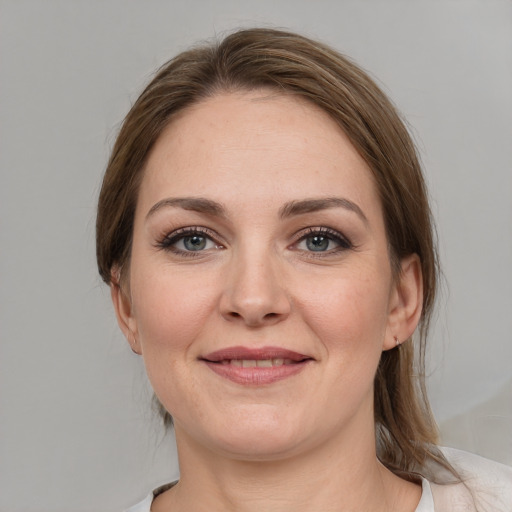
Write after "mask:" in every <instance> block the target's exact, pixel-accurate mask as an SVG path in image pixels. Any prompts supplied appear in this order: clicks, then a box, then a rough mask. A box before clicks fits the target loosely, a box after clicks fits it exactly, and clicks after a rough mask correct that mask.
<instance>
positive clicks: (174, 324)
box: [132, 269, 214, 357]
mask: <svg viewBox="0 0 512 512" xmlns="http://www.w3.org/2000/svg"><path fill="white" fill-rule="evenodd" d="M132 290H133V294H132V295H133V297H134V304H133V306H134V315H135V318H136V321H137V330H138V333H139V337H140V342H141V344H142V349H143V352H144V355H145V356H146V355H148V356H149V355H150V354H152V353H153V352H154V353H155V355H156V356H157V357H158V356H159V355H164V354H165V353H169V352H178V351H179V352H182V353H184V355H186V350H187V348H188V346H189V345H190V344H191V343H192V341H193V340H194V339H195V338H196V337H197V336H198V334H199V333H200V332H201V330H202V329H204V324H205V321H206V318H207V317H208V315H209V314H210V312H211V310H212V303H213V298H212V295H213V294H214V290H213V289H212V287H211V286H209V285H208V283H205V282H203V281H201V282H198V279H197V278H196V279H194V278H193V277H191V276H188V275H187V273H183V272H181V273H180V272H179V271H178V272H177V271H173V272H169V271H167V272H166V270H165V269H163V270H162V271H161V272H158V273H157V274H156V273H155V274H151V273H141V274H140V275H135V276H134V283H133V288H132ZM184 351H185V352H184Z"/></svg>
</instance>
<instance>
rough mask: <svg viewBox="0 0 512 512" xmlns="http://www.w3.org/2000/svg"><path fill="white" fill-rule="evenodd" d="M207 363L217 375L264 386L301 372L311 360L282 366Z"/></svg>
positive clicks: (244, 383) (242, 382)
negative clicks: (245, 366)
mask: <svg viewBox="0 0 512 512" xmlns="http://www.w3.org/2000/svg"><path fill="white" fill-rule="evenodd" d="M204 362H205V364H206V365H207V366H208V368H210V369H211V370H212V371H214V372H215V373H216V374H217V375H220V376H221V377H224V378H225V379H228V380H231V381H233V382H236V383H237V384H243V385H245V386H251V385H252V386H263V385H265V384H272V383H274V382H278V381H280V380H284V379H287V378H288V377H292V376H293V375H297V374H298V373H300V372H301V371H302V370H304V368H306V366H307V365H308V363H309V362H310V360H307V361H302V362H299V363H294V364H283V365H281V366H269V367H249V368H244V367H240V366H232V365H230V364H220V363H212V362H209V361H204Z"/></svg>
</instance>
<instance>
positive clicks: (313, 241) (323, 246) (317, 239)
mask: <svg viewBox="0 0 512 512" xmlns="http://www.w3.org/2000/svg"><path fill="white" fill-rule="evenodd" d="M329 242H332V240H331V239H330V238H327V237H326V236H321V235H315V236H310V237H308V238H306V247H307V248H308V250H309V251H315V252H322V251H327V249H329Z"/></svg>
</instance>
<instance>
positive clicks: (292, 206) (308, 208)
mask: <svg viewBox="0 0 512 512" xmlns="http://www.w3.org/2000/svg"><path fill="white" fill-rule="evenodd" d="M329 208H344V209H345V210H349V211H351V212H354V213H355V214H357V216H358V217H359V218H360V219H361V220H362V221H363V222H364V223H365V224H366V225H368V219H367V218H366V215H365V214H364V213H363V210H361V208H360V207H359V206H358V205H357V204H356V203H354V202H353V201H350V200H349V199H345V198H343V197H325V198H324V197H322V198H318V199H303V200H301V201H291V202H289V203H286V204H285V205H284V206H283V207H282V208H281V209H280V210H279V216H280V217H281V218H282V219H284V218H287V217H292V216H294V215H304V214H305V213H313V212H318V211H321V210H328V209H329Z"/></svg>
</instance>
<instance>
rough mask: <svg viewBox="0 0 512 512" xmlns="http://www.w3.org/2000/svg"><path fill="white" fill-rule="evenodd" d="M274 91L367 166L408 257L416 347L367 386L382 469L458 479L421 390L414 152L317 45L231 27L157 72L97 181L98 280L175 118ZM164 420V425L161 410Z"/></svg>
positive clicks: (427, 242) (362, 76)
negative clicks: (441, 471) (228, 97)
mask: <svg viewBox="0 0 512 512" xmlns="http://www.w3.org/2000/svg"><path fill="white" fill-rule="evenodd" d="M260 88H265V89H272V90H275V91H278V92H282V93H284V94H294V95H297V96H299V97H301V98H305V99H307V100H309V101H310V102H312V103H313V104H315V105H316V106H318V107H319V108H321V109H322V110H324V111H325V112H327V113H328V114H329V115H330V116H331V117H332V118H333V119H334V120H335V121H336V122H337V123H338V125H339V126H340V127H341V129H342V130H343V131H344V132H345V133H346V134H347V136H348V137H349V138H350V140H351V142H352V144H353V145H354V147H355V148H356V149H357V150H358V152H359V153H360V154H361V156H362V157H363V158H364V159H365V161H366V162H367V164H368V165H369V167H370V169H371V171H372V174H373V177H374V180H375V183H376V186H377V188H378V191H379V195H380V199H381V202H382V209H383V214H384V220H385V226H386V232H387V237H388V243H389V252H390V257H391V264H392V268H393V271H394V274H395V277H397V276H398V273H399V272H400V260H401V259H402V258H403V257H405V256H408V255H411V254H417V255H418V256H419V258H420V260H421V265H422V272H423V312H422V317H421V320H420V328H419V332H418V336H417V339H415V340H414V343H413V340H412V339H411V340H406V341H407V343H403V344H402V346H400V347H397V348H396V349H393V350H390V351H387V352H384V353H383V354H382V358H381V361H380V364H379V367H378V371H377V375H376V378H375V385H374V396H375V406H374V409H375V422H376V443H377V454H378V457H379V459H380V460H381V462H382V463H383V464H384V465H386V466H387V467H388V468H389V469H391V470H392V471H394V472H396V473H399V474H400V475H402V476H406V477H408V478H410V479H413V478H415V475H416V474H417V473H420V474H423V475H424V476H426V477H427V478H429V479H431V480H435V475H434V474H431V472H430V471H429V470H428V468H429V467H430V466H431V465H432V464H434V465H437V466H439V465H440V466H441V467H443V468H445V469H447V470H448V471H449V472H450V473H451V474H453V475H454V476H455V477H457V473H456V471H455V470H454V469H453V468H452V467H451V465H450V464H449V463H448V461H447V460H446V459H445V457H444V456H443V455H442V453H441V452H440V451H439V450H438V448H437V447H436V442H437V427H436V424H435V421H434V419H433V416H432V414H431V411H430V407H429V404H428V400H427V396H426V392H425V384H424V354H425V343H426V337H427V332H428V327H429V324H430V319H431V315H432V310H433V307H434V302H435V296H436V288H437V281H438V273H439V269H438V258H437V252H436V243H435V231H434V228H433V222H432V216H431V212H430V207H429V201H428V195H427V189H426V186H425V182H424V178H423V174H422V170H421V166H420V163H419V159H418V156H417V152H416V149H415V146H414V143H413V141H412V139H411V137H410V135H409V133H408V131H407V128H406V126H405V124H404V122H403V121H402V120H401V119H400V116H399V114H398V112H397V110H396V108H395V107H394V105H393V104H392V102H391V101H390V100H389V99H388V98H387V97H386V95H385V94H384V93H383V92H382V91H381V90H380V88H379V87H378V86H377V85H376V84H375V82H374V81H373V80H372V79H371V78H370V77H369V76H368V75H367V73H365V72H364V71H363V70H362V69H361V68H360V67H359V66H357V65H356V64H354V63H353V62H352V61H351V60H350V59H348V58H347V57H345V56H343V55H341V54H339V53H338V52H336V51H334V50H333V49H331V48H330V47H328V46H327V45H324V44H322V43H320V42H317V41H313V40H311V39H308V38H306V37H303V36H300V35H297V34H294V33H290V32H285V31H279V30H272V29H260V28H256V29H248V30H240V31H237V32H235V33H233V34H231V35H228V36H227V37H226V38H225V39H223V40H222V41H220V42H219V43H214V44H211V45H210V44H207V45H202V46H198V47H195V48H192V49H190V50H188V51H185V52H183V53H181V54H179V55H178V56H177V57H175V58H174V59H172V60H170V61H169V62H168V63H166V64H165V65H164V66H162V67H161V68H160V69H159V70H158V72H157V74H156V76H155V77H154V78H153V80H152V81H151V82H150V83H149V85H148V86H147V87H146V89H145V90H144V91H143V92H142V94H141V95H140V97H139V98H138V100H137V101H136V103H135V104H134V105H133V107H132V109H131V110H130V112H129V113H128V115H127V116H126V118H125V121H124V123H123V126H122V128H121V130H120V133H119V135H118V138H117V141H116V143H115V146H114V148H113V151H112V155H111V158H110V161H109V163H108V166H107V170H106V173H105V177H104V181H103V186H102V189H101V192H100V197H99V203H98V216H97V225H96V229H97V231H96V233H97V234H96V237H97V238H96V241H97V261H98V268H99V273H100V275H101V277H102V278H103V280H104V281H105V282H106V283H108V284H110V282H111V276H112V272H113V270H114V269H120V271H121V275H122V274H123V270H124V269H126V267H127V266H128V265H129V259H130V248H131V241H132V231H133V219H134V213H135V206H136V201H137V194H138V188H139V184H140V181H141V177H142V175H143V172H144V164H145V162H146V159H147V157H148V155H149V152H150V151H151V148H152V147H153V144H154V143H155V142H156V140H157V139H158V137H159V135H160V134H161V132H162V130H163V129H164V128H165V127H166V126H167V124H168V123H169V122H170V121H171V120H172V119H173V117H174V116H176V115H177V114H178V113H179V112H181V111H183V110H184V109H186V108H187V107H189V106H191V105H193V104H196V103H198V102H200V101H202V100H203V99H205V98H208V97H211V96H212V95H215V94H218V93H220V92H229V91H246V90H252V89H260ZM165 415H166V419H167V420H169V419H170V416H169V415H168V413H165Z"/></svg>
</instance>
